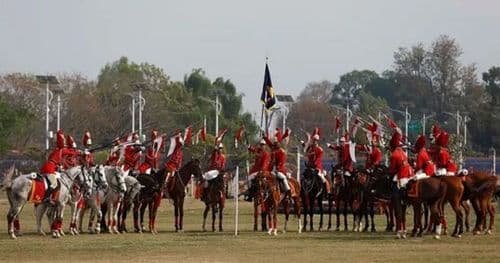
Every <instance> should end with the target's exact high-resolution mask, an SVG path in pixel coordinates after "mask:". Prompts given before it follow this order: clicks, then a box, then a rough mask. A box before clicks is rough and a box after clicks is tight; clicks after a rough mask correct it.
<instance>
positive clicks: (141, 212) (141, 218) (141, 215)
mask: <svg viewBox="0 0 500 263" xmlns="http://www.w3.org/2000/svg"><path fill="white" fill-rule="evenodd" d="M148 206H149V203H148V202H145V201H143V202H141V203H140V208H139V224H138V229H139V233H142V232H144V231H146V228H145V227H144V214H145V213H146V208H148Z"/></svg>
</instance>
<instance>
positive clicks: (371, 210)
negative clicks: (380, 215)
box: [370, 200, 377, 232]
mask: <svg viewBox="0 0 500 263" xmlns="http://www.w3.org/2000/svg"><path fill="white" fill-rule="evenodd" d="M370 219H371V223H372V226H371V231H372V232H377V229H376V228H375V203H374V201H373V200H371V202H370Z"/></svg>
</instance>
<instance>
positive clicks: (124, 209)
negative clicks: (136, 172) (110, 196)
mask: <svg viewBox="0 0 500 263" xmlns="http://www.w3.org/2000/svg"><path fill="white" fill-rule="evenodd" d="M125 185H126V186H127V191H126V192H125V194H124V196H123V202H121V203H120V206H119V208H118V231H120V233H126V232H128V231H127V225H126V223H125V222H126V219H127V214H128V212H129V211H130V208H131V207H132V204H133V203H134V199H135V197H136V196H137V194H138V193H139V192H140V191H141V189H142V188H143V185H141V183H140V182H139V181H138V180H137V179H136V178H135V177H133V176H130V175H127V176H125Z"/></svg>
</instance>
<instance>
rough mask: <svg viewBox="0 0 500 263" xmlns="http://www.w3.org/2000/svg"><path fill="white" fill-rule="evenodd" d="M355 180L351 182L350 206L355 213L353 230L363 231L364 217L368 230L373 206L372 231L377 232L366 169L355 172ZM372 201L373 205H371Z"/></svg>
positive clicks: (366, 229) (353, 213) (365, 229)
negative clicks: (369, 216) (369, 215)
mask: <svg viewBox="0 0 500 263" xmlns="http://www.w3.org/2000/svg"><path fill="white" fill-rule="evenodd" d="M353 177H354V178H353V181H352V183H351V187H350V192H351V194H350V195H351V198H350V201H351V202H350V206H351V212H352V215H353V231H354V232H361V225H362V220H363V217H365V221H366V225H365V228H364V231H368V228H369V226H370V225H369V222H368V214H369V212H370V211H368V209H369V208H371V220H372V221H371V222H372V225H371V226H372V232H375V225H374V222H373V221H374V220H373V217H374V211H373V202H372V200H371V199H369V198H370V197H371V196H369V193H370V191H369V190H368V189H369V185H368V184H369V177H368V174H367V173H366V171H362V170H358V171H356V172H355V173H354V174H353ZM370 203H371V206H370Z"/></svg>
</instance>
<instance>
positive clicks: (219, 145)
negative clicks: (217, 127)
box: [215, 142, 224, 149]
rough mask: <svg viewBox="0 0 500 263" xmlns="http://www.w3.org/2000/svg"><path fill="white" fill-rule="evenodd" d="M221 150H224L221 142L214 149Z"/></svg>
mask: <svg viewBox="0 0 500 263" xmlns="http://www.w3.org/2000/svg"><path fill="white" fill-rule="evenodd" d="M222 148H224V144H222V142H221V143H219V144H217V146H216V147H215V149H222Z"/></svg>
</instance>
